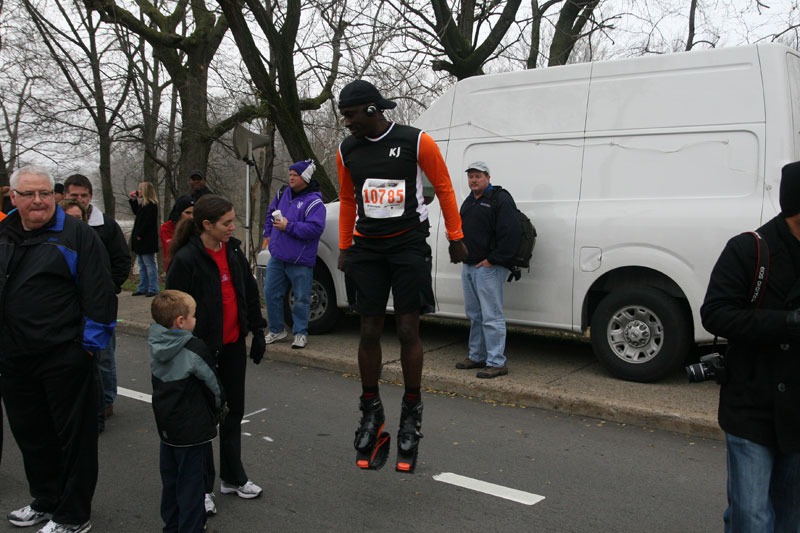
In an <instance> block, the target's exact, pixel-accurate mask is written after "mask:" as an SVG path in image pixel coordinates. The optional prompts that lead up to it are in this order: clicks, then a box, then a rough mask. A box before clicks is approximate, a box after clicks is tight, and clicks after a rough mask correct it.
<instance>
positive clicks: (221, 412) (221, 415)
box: [216, 402, 230, 425]
mask: <svg viewBox="0 0 800 533" xmlns="http://www.w3.org/2000/svg"><path fill="white" fill-rule="evenodd" d="M228 411H230V409H228V404H227V403H225V402H223V403H222V407H220V408H219V409H217V413H216V415H217V424H219V425H222V423H223V422H225V417H226V416H228Z"/></svg>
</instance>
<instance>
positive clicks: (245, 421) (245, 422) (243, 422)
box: [242, 420, 250, 424]
mask: <svg viewBox="0 0 800 533" xmlns="http://www.w3.org/2000/svg"><path fill="white" fill-rule="evenodd" d="M249 423H250V421H249V420H242V424H249Z"/></svg>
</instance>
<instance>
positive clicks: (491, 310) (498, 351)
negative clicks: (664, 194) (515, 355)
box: [461, 265, 508, 367]
mask: <svg viewBox="0 0 800 533" xmlns="http://www.w3.org/2000/svg"><path fill="white" fill-rule="evenodd" d="M507 275H508V270H507V269H506V268H505V267H501V266H492V267H476V266H475V265H464V266H463V268H462V269H461V285H462V286H463V288H464V309H465V311H466V313H467V318H469V322H470V328H469V358H470V359H471V360H473V361H475V362H476V363H484V362H485V363H486V365H487V366H495V367H500V366H504V365H505V364H506V356H505V350H506V319H505V317H504V316H503V282H504V281H505V280H506V277H507Z"/></svg>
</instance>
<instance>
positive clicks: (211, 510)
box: [205, 492, 217, 516]
mask: <svg viewBox="0 0 800 533" xmlns="http://www.w3.org/2000/svg"><path fill="white" fill-rule="evenodd" d="M205 506H206V516H214V515H215V514H217V504H215V503H214V493H213V492H208V493H206V498H205Z"/></svg>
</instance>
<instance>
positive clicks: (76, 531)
mask: <svg viewBox="0 0 800 533" xmlns="http://www.w3.org/2000/svg"><path fill="white" fill-rule="evenodd" d="M90 529H92V524H91V523H89V522H86V523H85V524H78V525H75V526H73V525H69V524H59V523H57V522H53V521H52V520H50V521H49V522H48V523H47V524H45V526H44V527H43V528H42V529H40V530H39V533H86V532H87V531H89V530H90Z"/></svg>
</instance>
